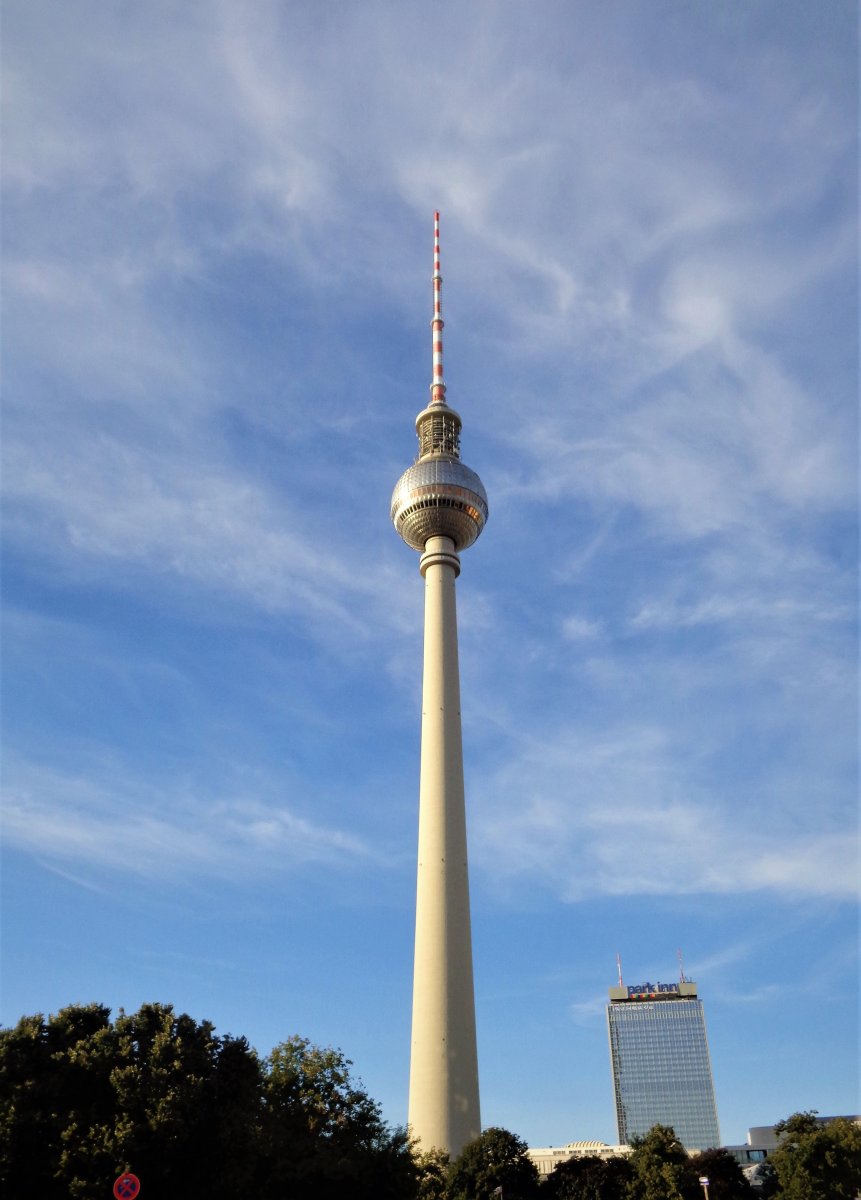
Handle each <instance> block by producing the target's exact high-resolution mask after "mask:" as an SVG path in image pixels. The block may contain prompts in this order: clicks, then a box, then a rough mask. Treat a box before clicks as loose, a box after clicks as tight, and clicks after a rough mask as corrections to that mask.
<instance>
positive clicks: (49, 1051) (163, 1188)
mask: <svg viewBox="0 0 861 1200" xmlns="http://www.w3.org/2000/svg"><path fill="white" fill-rule="evenodd" d="M350 1065H351V1064H350V1062H349V1060H348V1059H346V1058H344V1056H343V1055H342V1054H341V1053H340V1051H337V1050H321V1049H319V1048H318V1047H316V1046H312V1045H311V1044H310V1043H309V1042H308V1041H306V1040H305V1039H302V1038H291V1039H290V1040H289V1041H287V1042H285V1043H284V1044H283V1045H281V1046H278V1047H276V1048H275V1049H274V1050H273V1051H272V1053H271V1055H270V1056H269V1058H267V1059H263V1060H261V1059H260V1058H258V1056H257V1054H256V1053H255V1052H254V1050H252V1049H251V1048H250V1047H249V1045H248V1043H247V1042H246V1040H245V1039H244V1038H233V1037H229V1036H227V1037H216V1036H215V1033H214V1029H213V1026H212V1025H211V1024H210V1023H209V1022H208V1021H202V1022H200V1023H198V1022H196V1021H195V1020H194V1019H193V1018H192V1017H189V1016H187V1015H185V1014H182V1015H177V1014H175V1013H174V1011H173V1009H172V1007H171V1006H170V1005H162V1004H145V1005H144V1006H143V1007H142V1008H141V1009H140V1011H139V1012H137V1013H133V1014H130V1015H127V1014H126V1013H124V1012H122V1011H120V1013H119V1015H118V1016H117V1018H116V1021H115V1022H113V1023H112V1022H111V1020H110V1010H109V1009H107V1008H106V1007H104V1006H103V1005H99V1004H91V1005H73V1006H71V1007H69V1008H65V1009H62V1010H61V1011H60V1012H59V1013H57V1014H56V1015H55V1016H51V1017H49V1018H48V1019H47V1020H45V1018H44V1017H42V1016H41V1015H36V1016H32V1017H24V1018H22V1019H21V1021H19V1022H18V1024H17V1025H16V1026H15V1027H14V1028H13V1029H4V1030H2V1031H0V1187H2V1190H3V1194H4V1195H6V1196H14V1197H24V1196H38V1197H40V1200H55V1198H56V1200H60V1198H61V1197H62V1198H63V1200H66V1198H68V1197H73V1198H80V1200H96V1197H102V1196H106V1197H107V1196H110V1195H111V1188H112V1185H113V1181H114V1179H115V1178H116V1177H117V1175H119V1174H120V1173H121V1172H122V1171H134V1173H135V1174H136V1175H138V1176H139V1177H140V1180H141V1190H142V1192H143V1191H144V1190H145V1192H146V1195H150V1196H157V1197H159V1200H179V1198H180V1197H182V1200H187V1198H188V1197H189V1196H190V1195H201V1196H207V1197H208V1198H211V1200H236V1198H237V1197H239V1196H246V1195H248V1196H251V1195H259V1196H266V1197H269V1198H271V1200H278V1198H280V1197H285V1198H286V1197H290V1200H302V1198H303V1197H305V1196H307V1197H308V1198H309V1200H310V1198H311V1197H313V1198H314V1200H326V1198H327V1197H329V1196H332V1197H334V1196H336V1195H338V1196H344V1195H349V1196H350V1197H351V1200H366V1198H367V1200H371V1197H374V1198H378V1197H379V1198H382V1200H386V1198H391V1200H396V1198H397V1200H412V1198H413V1197H415V1194H416V1189H417V1168H416V1164H415V1160H414V1157H413V1154H412V1151H411V1148H410V1145H409V1142H408V1139H407V1137H406V1134H405V1133H404V1131H402V1130H395V1131H391V1130H390V1129H389V1128H388V1126H387V1125H386V1124H385V1122H384V1121H383V1120H382V1117H381V1114H380V1110H379V1107H378V1105H377V1104H376V1103H375V1102H374V1101H373V1100H371V1099H370V1097H369V1096H368V1095H367V1094H366V1093H365V1091H364V1090H363V1089H362V1087H361V1085H360V1084H358V1083H357V1082H355V1081H354V1080H353V1079H352V1078H351V1076H350V1071H349V1068H350Z"/></svg>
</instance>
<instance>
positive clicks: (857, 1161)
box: [768, 1112, 861, 1200]
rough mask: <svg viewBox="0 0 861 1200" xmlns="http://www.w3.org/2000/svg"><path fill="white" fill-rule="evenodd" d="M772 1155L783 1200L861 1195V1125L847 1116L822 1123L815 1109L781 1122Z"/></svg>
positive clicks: (843, 1199)
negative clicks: (779, 1135)
mask: <svg viewBox="0 0 861 1200" xmlns="http://www.w3.org/2000/svg"><path fill="white" fill-rule="evenodd" d="M775 1132H776V1133H778V1134H781V1135H782V1137H781V1140H780V1144H779V1146H778V1148H777V1149H776V1150H775V1151H773V1152H772V1154H771V1155H770V1156H769V1159H768V1161H769V1163H770V1165H771V1166H772V1167H773V1168H774V1170H775V1171H776V1173H777V1180H778V1187H779V1190H778V1192H777V1196H778V1197H779V1198H780V1200H822V1198H823V1197H827V1198H828V1200H855V1197H856V1196H858V1195H859V1194H861V1128H859V1126H858V1125H856V1124H855V1123H854V1122H853V1121H849V1120H847V1119H846V1118H845V1117H837V1118H836V1119H835V1120H833V1121H828V1122H827V1123H820V1122H819V1121H818V1120H817V1117H816V1113H815V1112H799V1113H793V1115H792V1116H791V1117H787V1118H786V1120H784V1121H780V1122H779V1123H778V1124H777V1125H776V1126H775Z"/></svg>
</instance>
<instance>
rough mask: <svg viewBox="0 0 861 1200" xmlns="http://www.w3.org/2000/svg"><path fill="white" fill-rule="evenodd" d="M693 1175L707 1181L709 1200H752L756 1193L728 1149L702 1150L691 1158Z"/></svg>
mask: <svg viewBox="0 0 861 1200" xmlns="http://www.w3.org/2000/svg"><path fill="white" fill-rule="evenodd" d="M691 1168H692V1170H693V1173H694V1176H695V1177H696V1178H699V1177H700V1175H705V1176H706V1178H707V1179H708V1181H709V1200H754V1197H755V1195H756V1193H755V1192H754V1191H753V1190H752V1189H751V1186H750V1184H749V1183H748V1182H747V1180H746V1179H745V1177H744V1172H743V1171H742V1169H741V1167H740V1166H739V1163H738V1161H737V1160H736V1159H735V1158H733V1156H732V1155H731V1154H730V1153H729V1151H728V1150H703V1151H701V1153H699V1154H694V1155H693V1157H692V1158H691Z"/></svg>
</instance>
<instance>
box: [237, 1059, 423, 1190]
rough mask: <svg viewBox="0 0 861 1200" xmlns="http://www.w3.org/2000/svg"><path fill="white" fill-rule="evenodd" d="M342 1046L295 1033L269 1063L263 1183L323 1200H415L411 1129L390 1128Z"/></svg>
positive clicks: (414, 1168) (265, 1090) (262, 1169)
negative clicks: (325, 1045) (357, 1080)
mask: <svg viewBox="0 0 861 1200" xmlns="http://www.w3.org/2000/svg"><path fill="white" fill-rule="evenodd" d="M351 1065H352V1064H351V1063H350V1060H349V1059H347V1058H345V1057H344V1055H343V1054H342V1053H341V1051H340V1050H332V1049H325V1050H321V1049H320V1048H319V1047H317V1046H312V1045H311V1043H310V1042H309V1041H308V1040H307V1039H306V1038H301V1037H293V1038H290V1039H289V1040H288V1041H286V1042H283V1043H282V1044H281V1045H280V1046H276V1048H275V1049H274V1050H273V1051H272V1053H271V1054H270V1056H269V1058H268V1059H267V1060H266V1061H265V1063H264V1085H263V1102H264V1113H263V1147H264V1148H263V1160H262V1163H261V1176H262V1179H261V1182H262V1184H263V1187H262V1188H261V1189H260V1190H264V1191H265V1189H266V1188H267V1187H271V1188H272V1189H273V1190H272V1191H271V1193H268V1192H267V1193H266V1194H272V1195H278V1194H279V1192H278V1191H277V1190H276V1189H281V1190H282V1191H283V1192H284V1194H289V1195H307V1196H313V1197H315V1200H328V1198H329V1197H332V1198H333V1200H334V1198H335V1197H338V1198H339V1200H342V1198H343V1196H344V1195H347V1194H349V1196H350V1197H351V1200H365V1198H366V1197H367V1198H368V1200H370V1198H371V1197H379V1198H382V1200H386V1198H387V1197H391V1198H392V1200H401V1198H404V1200H409V1198H410V1197H413V1196H415V1194H416V1191H417V1188H418V1170H417V1167H416V1163H415V1159H414V1157H413V1153H412V1146H411V1144H410V1141H409V1138H408V1137H407V1134H406V1131H405V1130H403V1129H395V1130H390V1129H389V1127H388V1126H387V1125H386V1124H385V1122H384V1121H383V1119H382V1116H381V1114H380V1108H379V1105H378V1104H377V1103H376V1101H374V1100H372V1099H371V1098H370V1097H369V1096H368V1095H367V1093H366V1092H365V1091H364V1089H363V1088H362V1087H361V1085H360V1084H358V1083H354V1082H353V1080H352V1078H351V1076H350V1070H349V1068H350V1066H351Z"/></svg>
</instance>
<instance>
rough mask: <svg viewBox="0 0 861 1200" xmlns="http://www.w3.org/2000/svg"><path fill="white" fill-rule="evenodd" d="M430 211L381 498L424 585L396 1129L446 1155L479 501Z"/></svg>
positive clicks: (454, 1133)
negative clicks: (419, 306)
mask: <svg viewBox="0 0 861 1200" xmlns="http://www.w3.org/2000/svg"><path fill="white" fill-rule="evenodd" d="M441 284H442V275H441V273H440V259H439V213H435V214H434V274H433V293H434V313H433V318H432V320H431V329H432V331H433V380H432V383H431V399H430V404H429V405H428V406H427V408H424V409H422V411H421V412H420V413H419V415H418V416H417V417H416V433H417V435H418V440H419V452H418V456H417V458H416V461H415V462H414V464H413V465H412V466H411V467H409V468H407V470H406V471H405V472H404V473H403V475H402V476H401V477H400V479H399V480H398V482H397V483H396V484H395V489H394V492H393V493H392V503H391V517H392V521H393V523H394V526H395V529H396V530H397V532H398V533H399V534H400V536H401V537H402V538H403V540H404V541H405V542H406V543H407V545H408V546H411V547H412V548H413V549H414V550H418V551H420V553H421V559H420V560H419V570H420V572H421V574H422V576H423V577H424V583H425V635H424V677H423V684H422V749H421V778H420V785H419V844H418V878H417V887H416V935H415V962H414V976H413V1018H412V1042H411V1050H410V1099H409V1116H408V1123H409V1126H410V1131H411V1133H412V1134H413V1136H414V1137H416V1138H417V1139H418V1141H419V1143H420V1145H421V1149H422V1150H431V1149H433V1148H435V1147H436V1148H437V1149H440V1150H445V1151H447V1152H448V1153H449V1154H450V1155H451V1156H452V1157H454V1156H455V1155H457V1154H459V1153H460V1151H461V1149H462V1148H463V1146H464V1145H465V1144H466V1143H467V1142H468V1141H471V1140H472V1139H473V1138H476V1137H478V1135H479V1133H480V1132H481V1116H480V1112H479V1094H478V1054H477V1049H476V1034H475V999H474V987H473V977H472V935H471V932H470V918H469V880H468V866H467V844H466V807H465V799H464V787H463V747H462V733H461V720H460V678H459V668H458V652H457V612H456V605H455V579H456V578H457V576H458V574H459V573H460V557H459V553H460V551H462V550H465V549H467V547H469V546H471V545H472V543H473V542H474V541H475V540H476V538H477V537H478V536H479V534H480V533H481V531H482V529H484V525H485V522H486V521H487V515H488V509H487V494H486V493H485V490H484V486H483V484H482V482H481V480H480V479H479V477H478V476H477V475H476V473H475V471H471V470H470V469H469V467H467V466H465V465H464V464H463V463H462V462H461V461H460V431H461V419H460V416H459V415H458V413H456V412H455V411H454V409H452V408H449V406H448V404H447V403H446V398H445V393H446V385H445V381H444V379H443V372H442V329H443V321H442V312H441V305H440V288H441Z"/></svg>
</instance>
